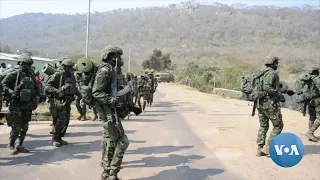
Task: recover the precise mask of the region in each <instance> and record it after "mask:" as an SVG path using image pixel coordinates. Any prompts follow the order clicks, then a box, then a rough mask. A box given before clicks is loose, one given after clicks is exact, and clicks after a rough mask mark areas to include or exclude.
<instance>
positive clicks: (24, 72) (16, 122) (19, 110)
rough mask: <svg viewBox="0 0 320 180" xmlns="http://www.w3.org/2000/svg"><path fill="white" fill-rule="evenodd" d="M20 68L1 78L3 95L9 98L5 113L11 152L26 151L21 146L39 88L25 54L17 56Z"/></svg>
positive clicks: (26, 150) (30, 62) (34, 107)
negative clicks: (16, 144)
mask: <svg viewBox="0 0 320 180" xmlns="http://www.w3.org/2000/svg"><path fill="white" fill-rule="evenodd" d="M19 60H20V61H21V68H20V69H18V70H15V71H13V72H11V73H9V74H7V75H6V76H5V78H4V79H3V80H2V82H1V83H2V85H3V90H4V92H5V95H6V96H7V97H9V98H10V99H11V101H10V104H9V113H8V114H7V123H8V126H11V133H10V139H9V144H8V149H9V151H10V152H11V154H17V153H19V152H21V153H27V152H29V150H28V149H26V148H24V147H23V142H24V139H25V137H26V134H27V131H28V128H29V121H30V120H31V115H32V111H33V110H35V109H36V108H37V105H38V104H37V97H39V96H40V89H39V87H38V83H37V82H36V79H35V74H34V71H33V70H32V69H31V65H32V64H33V60H32V59H31V57H30V56H28V55H27V54H22V55H20V56H19ZM18 138H19V144H18V146H16V148H15V141H16V140H17V139H18Z"/></svg>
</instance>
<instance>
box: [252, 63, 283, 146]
mask: <svg viewBox="0 0 320 180" xmlns="http://www.w3.org/2000/svg"><path fill="white" fill-rule="evenodd" d="M262 79H263V83H262V87H263V88H262V89H263V90H262V92H261V95H260V96H259V97H258V106H257V109H258V113H259V122H260V129H259V131H258V137H257V144H258V146H259V147H263V146H264V145H267V146H269V144H270V142H271V140H272V139H273V138H274V137H275V136H276V135H278V134H280V133H281V131H282V129H283V121H282V114H281V106H280V100H283V99H284V97H283V95H282V94H281V93H280V92H279V91H278V87H279V75H278V74H277V72H276V71H275V70H273V69H271V68H268V71H267V72H266V73H265V74H264V76H263V77H262ZM269 120H270V121H271V123H272V124H273V130H272V131H271V133H270V136H269V138H268V140H267V142H266V136H267V132H268V130H269Z"/></svg>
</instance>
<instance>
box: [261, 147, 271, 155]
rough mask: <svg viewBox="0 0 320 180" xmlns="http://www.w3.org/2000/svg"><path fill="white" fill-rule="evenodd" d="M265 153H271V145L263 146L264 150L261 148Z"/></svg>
mask: <svg viewBox="0 0 320 180" xmlns="http://www.w3.org/2000/svg"><path fill="white" fill-rule="evenodd" d="M261 151H262V152H263V153H264V154H266V155H269V154H270V146H269V145H265V146H263V148H262V150H261Z"/></svg>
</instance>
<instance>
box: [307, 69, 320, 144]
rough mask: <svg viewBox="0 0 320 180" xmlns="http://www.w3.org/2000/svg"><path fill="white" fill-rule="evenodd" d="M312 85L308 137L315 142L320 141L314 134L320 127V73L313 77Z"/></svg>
mask: <svg viewBox="0 0 320 180" xmlns="http://www.w3.org/2000/svg"><path fill="white" fill-rule="evenodd" d="M311 79H312V85H311V88H310V89H311V101H310V103H309V110H310V108H312V109H311V111H312V113H311V114H310V112H309V114H310V118H309V131H308V132H307V134H306V136H307V137H308V138H309V139H310V140H312V141H314V142H317V141H319V138H318V137H315V136H314V132H315V131H316V130H317V129H318V128H319V126H320V76H319V72H318V74H317V75H311Z"/></svg>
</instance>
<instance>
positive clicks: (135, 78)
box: [132, 76, 138, 105]
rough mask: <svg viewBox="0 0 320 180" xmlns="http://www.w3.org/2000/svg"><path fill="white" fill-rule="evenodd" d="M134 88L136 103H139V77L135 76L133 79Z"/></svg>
mask: <svg viewBox="0 0 320 180" xmlns="http://www.w3.org/2000/svg"><path fill="white" fill-rule="evenodd" d="M132 90H133V97H134V105H136V104H137V101H138V78H137V76H134V77H133V79H132Z"/></svg>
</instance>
